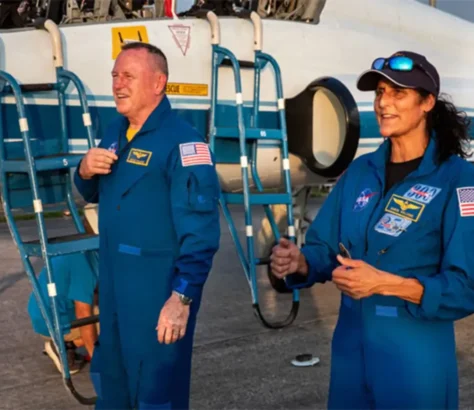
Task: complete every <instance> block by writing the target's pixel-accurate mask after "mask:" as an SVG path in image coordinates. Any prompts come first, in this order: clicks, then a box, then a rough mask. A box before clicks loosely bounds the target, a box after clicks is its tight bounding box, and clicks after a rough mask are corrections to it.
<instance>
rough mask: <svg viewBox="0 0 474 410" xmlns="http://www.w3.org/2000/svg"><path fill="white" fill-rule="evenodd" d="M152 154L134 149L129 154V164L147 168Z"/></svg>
mask: <svg viewBox="0 0 474 410" xmlns="http://www.w3.org/2000/svg"><path fill="white" fill-rule="evenodd" d="M151 154H152V152H150V151H144V150H142V149H137V148H132V149H131V150H130V152H129V153H128V158H127V162H129V163H130V164H135V165H141V166H143V167H147V166H148V164H149V162H150V158H151Z"/></svg>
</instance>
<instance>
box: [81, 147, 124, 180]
mask: <svg viewBox="0 0 474 410" xmlns="http://www.w3.org/2000/svg"><path fill="white" fill-rule="evenodd" d="M117 159H118V157H117V155H115V154H114V153H113V152H110V151H108V150H106V149H104V148H91V149H90V150H89V151H87V154H86V155H85V156H84V158H83V159H82V161H81V165H80V167H79V175H80V176H81V178H82V179H91V178H92V177H93V176H94V175H107V174H109V173H110V168H111V166H112V164H113V163H114V162H115V161H117Z"/></svg>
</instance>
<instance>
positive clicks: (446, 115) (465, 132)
mask: <svg viewBox="0 0 474 410" xmlns="http://www.w3.org/2000/svg"><path fill="white" fill-rule="evenodd" d="M418 92H419V93H420V95H421V97H422V98H426V97H428V95H429V93H428V92H427V91H425V90H420V89H419V90H418ZM470 125H471V120H470V118H469V117H468V116H467V114H466V113H465V112H464V111H459V110H458V109H457V108H456V107H455V106H454V104H453V103H452V102H451V101H450V100H449V97H448V96H447V95H446V94H441V95H440V96H439V97H438V99H437V101H436V104H435V106H434V108H433V109H432V110H431V111H430V112H429V113H428V118H427V126H428V132H429V134H430V135H433V137H434V138H435V140H436V145H437V152H438V161H439V162H440V163H441V162H443V161H446V160H447V159H448V158H449V157H450V156H451V155H459V156H460V157H461V158H466V157H468V156H469V155H470V152H469V149H470V142H471V139H470V136H469V127H470Z"/></svg>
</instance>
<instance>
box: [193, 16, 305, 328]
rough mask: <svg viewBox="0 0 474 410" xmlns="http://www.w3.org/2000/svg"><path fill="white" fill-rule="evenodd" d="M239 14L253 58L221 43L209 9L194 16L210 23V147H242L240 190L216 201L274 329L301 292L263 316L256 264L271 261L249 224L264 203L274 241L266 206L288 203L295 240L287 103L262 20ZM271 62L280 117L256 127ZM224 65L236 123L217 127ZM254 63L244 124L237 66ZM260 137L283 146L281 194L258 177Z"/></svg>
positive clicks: (258, 311)
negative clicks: (241, 225) (238, 215)
mask: <svg viewBox="0 0 474 410" xmlns="http://www.w3.org/2000/svg"><path fill="white" fill-rule="evenodd" d="M237 16H238V17H239V18H243V19H250V20H251V22H252V23H253V28H254V61H253V62H245V61H244V62H241V61H239V60H238V59H237V58H236V56H235V55H234V53H232V52H231V51H230V50H229V49H227V48H224V47H222V46H221V45H220V25H219V20H218V18H217V16H216V14H215V13H213V12H212V11H205V10H203V11H202V12H198V14H197V16H196V17H198V18H206V19H207V21H208V22H209V24H210V28H211V44H212V80H211V81H212V82H211V108H210V121H209V145H210V148H211V150H212V151H213V152H214V151H215V148H216V142H217V141H218V140H219V139H227V140H229V139H230V140H238V141H239V147H240V165H241V170H242V183H243V186H242V193H231V192H222V194H221V197H220V205H221V208H222V210H223V213H224V216H225V218H226V221H227V224H228V225H229V230H230V233H231V236H232V239H233V240H234V243H235V246H236V249H237V253H238V255H239V258H240V261H241V263H242V266H243V269H244V273H245V275H246V278H247V281H248V283H249V286H250V290H251V293H252V303H253V308H254V312H255V314H256V316H257V317H258V318H259V319H260V320H261V322H262V323H263V325H264V326H266V327H268V328H272V329H278V328H282V327H285V326H287V325H289V324H291V323H292V322H293V321H294V319H295V318H296V315H297V314H298V309H299V291H298V290H294V291H293V302H292V307H291V311H290V313H289V315H288V316H287V318H286V319H284V320H283V321H281V322H274V323H271V322H269V321H268V320H267V319H265V317H264V315H263V314H262V312H261V309H260V304H259V298H258V289H257V277H256V276H257V275H256V272H257V269H256V267H257V266H259V265H269V263H270V260H269V258H268V257H256V255H255V248H254V246H255V243H254V236H253V223H252V206H253V205H261V206H263V207H264V210H265V214H266V216H267V218H268V220H269V222H270V225H271V228H272V231H273V235H274V237H275V238H276V241H278V240H279V238H280V232H279V229H278V227H277V224H276V222H275V218H274V216H273V213H272V210H271V208H270V205H275V204H285V205H287V223H288V238H289V239H290V240H292V241H293V242H295V228H294V222H293V220H294V218H293V208H292V190H291V179H290V161H289V158H288V143H287V131H286V117H285V104H284V98H283V86H282V81H281V74H280V68H279V65H278V63H277V62H276V60H275V59H274V58H273V57H272V56H270V55H269V54H266V53H264V52H262V24H261V19H260V16H259V15H258V14H257V13H255V12H249V11H241V12H238V13H237ZM267 64H270V65H271V66H272V67H273V70H274V73H275V82H276V91H277V96H276V97H277V106H278V117H279V128H278V129H266V128H260V127H259V105H260V102H259V100H260V78H261V72H262V70H263V69H264V67H265V66H266V65H267ZM223 65H230V66H231V67H232V69H233V74H234V83H235V102H236V109H237V124H236V125H235V127H221V126H219V125H218V124H217V122H218V121H217V115H216V112H217V109H218V108H219V101H218V72H219V68H221V66H223ZM244 66H245V67H246V68H253V70H254V93H253V94H254V95H253V106H252V115H251V119H250V124H248V125H247V124H246V121H245V120H244V107H243V98H242V82H241V75H240V70H241V68H242V67H244ZM261 140H275V141H277V142H278V144H279V147H280V150H281V158H282V172H283V180H284V189H285V191H284V192H283V193H266V192H264V188H263V186H262V183H261V180H260V178H259V175H258V172H257V148H258V143H259V141H261ZM249 167H250V172H251V175H252V179H253V181H254V183H255V186H256V188H257V191H256V192H251V191H250V186H249ZM230 204H240V205H243V206H244V210H245V231H246V242H247V253H246V254H245V252H244V249H243V246H242V244H241V242H240V240H239V237H238V233H237V229H236V226H235V223H234V220H233V219H232V216H231V213H230V210H229V205H230Z"/></svg>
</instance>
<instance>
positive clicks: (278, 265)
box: [270, 238, 308, 279]
mask: <svg viewBox="0 0 474 410" xmlns="http://www.w3.org/2000/svg"><path fill="white" fill-rule="evenodd" d="M270 260H271V262H270V269H271V272H272V274H273V275H274V276H276V277H277V278H279V279H283V278H284V277H285V276H287V275H291V274H292V273H295V272H298V273H299V274H302V275H306V274H307V273H308V272H307V270H308V269H307V268H308V267H307V264H306V260H305V257H304V256H303V254H302V253H301V251H300V249H299V248H298V246H296V244H295V243H293V242H292V241H290V240H288V239H286V238H281V239H280V242H279V243H278V245H276V246H274V247H273V249H272V254H271V256H270Z"/></svg>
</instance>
